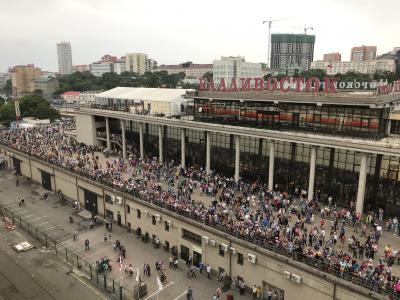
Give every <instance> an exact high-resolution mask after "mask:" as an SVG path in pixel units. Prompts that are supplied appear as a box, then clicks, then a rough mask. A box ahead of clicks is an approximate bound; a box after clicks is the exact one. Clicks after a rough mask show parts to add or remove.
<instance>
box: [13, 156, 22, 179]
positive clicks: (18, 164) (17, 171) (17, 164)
mask: <svg viewBox="0 0 400 300" xmlns="http://www.w3.org/2000/svg"><path fill="white" fill-rule="evenodd" d="M12 159H13V166H14V171H15V175H21V161H20V160H19V159H17V158H15V157H13V158H12Z"/></svg>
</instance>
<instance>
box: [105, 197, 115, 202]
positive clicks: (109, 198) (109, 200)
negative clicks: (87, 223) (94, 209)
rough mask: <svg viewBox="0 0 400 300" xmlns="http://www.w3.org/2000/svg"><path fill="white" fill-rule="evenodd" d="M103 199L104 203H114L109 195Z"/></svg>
mask: <svg viewBox="0 0 400 300" xmlns="http://www.w3.org/2000/svg"><path fill="white" fill-rule="evenodd" d="M105 200H106V203H108V204H114V203H113V201H112V198H111V196H110V195H106V199H105Z"/></svg>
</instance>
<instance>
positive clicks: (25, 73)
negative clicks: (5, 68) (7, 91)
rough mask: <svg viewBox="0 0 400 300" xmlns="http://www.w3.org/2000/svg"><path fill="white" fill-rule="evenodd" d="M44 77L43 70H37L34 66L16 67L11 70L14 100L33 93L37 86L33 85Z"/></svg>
mask: <svg viewBox="0 0 400 300" xmlns="http://www.w3.org/2000/svg"><path fill="white" fill-rule="evenodd" d="M41 75H42V70H41V69H39V68H35V66H34V65H33V64H29V65H25V66H15V67H14V68H12V70H11V83H12V90H13V96H14V98H20V97H23V96H25V95H27V94H30V93H33V92H34V89H35V85H33V84H32V81H34V80H35V79H37V78H40V76H41Z"/></svg>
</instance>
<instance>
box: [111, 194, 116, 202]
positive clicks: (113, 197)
mask: <svg viewBox="0 0 400 300" xmlns="http://www.w3.org/2000/svg"><path fill="white" fill-rule="evenodd" d="M111 202H112V203H113V204H114V202H115V196H111Z"/></svg>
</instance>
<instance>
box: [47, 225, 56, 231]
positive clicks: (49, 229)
mask: <svg viewBox="0 0 400 300" xmlns="http://www.w3.org/2000/svg"><path fill="white" fill-rule="evenodd" d="M56 227H57V226H51V227H49V228H46V229H44V231H47V230H50V229H52V228H56Z"/></svg>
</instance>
